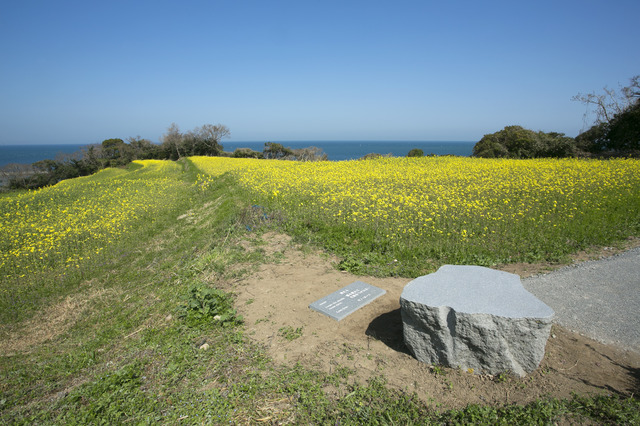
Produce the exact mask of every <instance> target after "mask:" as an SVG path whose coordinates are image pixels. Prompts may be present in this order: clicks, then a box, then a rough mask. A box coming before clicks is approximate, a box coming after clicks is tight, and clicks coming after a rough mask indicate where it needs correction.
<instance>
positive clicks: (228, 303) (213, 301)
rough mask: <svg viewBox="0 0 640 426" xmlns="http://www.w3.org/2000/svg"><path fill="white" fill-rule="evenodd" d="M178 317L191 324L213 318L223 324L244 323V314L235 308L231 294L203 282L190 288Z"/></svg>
mask: <svg viewBox="0 0 640 426" xmlns="http://www.w3.org/2000/svg"><path fill="white" fill-rule="evenodd" d="M178 317H179V318H183V319H185V321H186V322H187V324H189V325H190V326H195V325H198V324H201V323H202V322H205V321H207V322H210V321H212V320H213V321H216V322H218V323H219V324H222V325H223V326H227V325H235V324H241V323H242V316H240V315H238V314H237V312H236V310H235V309H233V301H232V300H231V296H229V295H228V294H226V293H225V292H224V291H222V290H219V289H215V288H210V287H207V286H205V285H203V284H195V285H193V286H192V287H191V288H190V289H189V293H188V295H187V297H186V298H185V301H184V302H183V304H182V305H181V307H180V313H179V315H178Z"/></svg>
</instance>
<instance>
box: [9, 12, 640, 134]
mask: <svg viewBox="0 0 640 426" xmlns="http://www.w3.org/2000/svg"><path fill="white" fill-rule="evenodd" d="M639 12H640V2H638V1H637V0H632V1H622V0H620V1H618V0H607V1H605V0H602V1H592V0H579V1H578V0H576V1H563V0H554V1H544V0H542V1H527V2H521V1H477V0H476V1H464V2H463V1H449V2H445V1H402V0H395V1H372V0H369V1H349V0H341V1H332V0H324V1H316V0H309V1H305V0H297V1H278V0H271V1H265V0H262V1H242V0H226V1H191V0H181V1H158V0H155V1H135V0H128V1H100V2H98V1H90V0H83V1H65V0H59V1H32V0H24V1H7V0H3V1H2V3H1V5H0V58H1V65H0V82H1V83H0V84H1V86H0V144H35V143H96V142H101V141H102V140H104V139H107V138H113V137H119V138H123V139H124V138H127V137H129V136H136V135H140V136H142V137H144V138H148V139H151V140H153V141H158V140H159V139H160V137H161V135H162V134H163V133H164V132H165V131H166V129H167V127H168V126H169V125H170V124H171V123H172V122H175V123H176V124H178V125H179V126H180V129H181V130H184V131H186V130H190V129H192V128H194V127H196V126H200V125H202V124H206V123H211V124H217V123H222V124H225V125H226V126H228V127H229V128H230V130H231V135H232V138H231V139H230V140H231V141H234V140H235V141H268V140H271V141H295V140H300V141H305V140H467V141H476V140H479V139H480V138H482V136H483V135H484V134H487V133H493V132H495V131H498V130H500V129H502V128H503V127H504V126H507V125H512V124H518V125H522V126H524V127H527V128H530V129H533V130H543V131H558V132H563V133H566V134H568V135H569V136H575V135H577V134H578V133H579V132H580V130H581V129H583V128H584V122H583V117H582V116H583V113H584V111H585V108H584V106H583V105H581V104H580V103H577V102H573V101H571V97H572V96H573V95H575V94H577V93H578V92H583V93H586V92H591V91H600V90H601V89H602V88H603V87H604V86H608V87H614V88H617V87H618V86H619V85H626V84H628V82H629V78H630V77H632V76H634V75H637V74H640V51H639V50H638V40H640V25H638V23H637V17H638V16H640V13H639Z"/></svg>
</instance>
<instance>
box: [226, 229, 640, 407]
mask: <svg viewBox="0 0 640 426" xmlns="http://www.w3.org/2000/svg"><path fill="white" fill-rule="evenodd" d="M262 238H263V240H264V241H265V243H266V244H265V245H264V246H262V247H263V249H265V250H266V251H267V252H268V253H273V252H281V253H282V254H283V258H282V259H283V260H281V261H279V262H278V263H269V264H265V265H262V266H261V268H260V270H259V271H258V272H257V273H255V274H253V275H251V276H249V277H247V278H246V279H243V280H242V281H240V282H239V283H237V284H235V287H234V288H233V291H234V292H235V293H236V294H237V306H238V309H239V311H240V312H241V313H242V315H243V316H244V318H245V322H246V327H247V332H248V334H249V336H250V337H251V338H252V339H254V340H255V341H257V342H259V343H260V344H263V345H264V346H265V347H266V348H267V350H268V352H269V354H270V355H271V356H272V357H273V359H274V360H275V361H276V362H278V363H285V364H289V365H293V364H295V363H297V362H299V363H301V364H303V365H304V366H306V367H309V368H313V369H319V370H322V371H328V372H335V371H342V372H346V371H349V372H350V373H351V376H350V377H352V378H353V379H354V380H356V381H358V382H360V383H364V382H365V381H366V380H367V379H369V378H371V377H372V376H381V375H382V376H385V377H386V379H387V382H388V383H389V384H390V385H391V386H394V387H396V388H399V389H403V390H406V391H409V392H414V391H415V392H416V393H417V394H418V396H419V397H420V398H421V399H423V400H424V401H425V402H427V403H430V404H439V406H440V407H441V408H452V407H463V406H466V405H467V404H470V403H480V404H486V403H489V404H495V405H502V404H511V403H527V402H530V401H533V400H535V399H537V398H540V397H544V396H548V395H549V396H554V397H566V398H569V397H570V396H571V393H572V392H577V393H579V394H590V393H600V392H605V393H618V394H623V395H628V394H631V393H634V392H635V393H638V391H640V354H638V353H636V352H633V351H626V350H623V349H621V348H619V347H615V346H608V345H605V344H602V343H599V342H597V341H595V340H592V339H590V338H587V337H584V336H581V335H580V334H577V333H574V332H571V331H569V330H568V329H566V328H563V327H562V326H555V325H554V327H553V329H552V336H551V337H550V338H549V340H548V343H547V349H546V354H545V358H544V359H543V361H542V363H541V366H540V368H539V369H538V370H537V371H535V372H534V373H532V374H530V375H528V376H527V377H525V378H517V377H513V376H506V375H504V376H500V377H491V376H487V375H476V374H470V373H468V372H464V371H461V370H456V369H446V368H442V369H441V368H436V369H434V368H433V367H430V366H428V365H426V364H424V363H421V362H419V361H417V360H416V359H415V358H413V357H412V356H411V355H410V354H409V353H408V351H407V349H406V347H405V346H404V343H403V337H402V321H401V318H400V311H399V308H400V306H399V298H400V293H401V292H402V289H403V288H404V286H405V285H406V284H407V283H408V282H409V281H410V280H408V279H405V278H375V277H362V276H354V275H351V274H348V273H344V272H340V271H337V270H336V269H335V268H334V267H333V265H332V259H329V258H327V257H324V256H321V255H319V254H304V253H302V252H301V251H299V250H298V249H297V248H295V247H293V246H292V245H291V244H290V241H289V238H288V237H286V236H283V235H276V234H266V235H264V236H263V237H262ZM356 280H360V281H364V282H366V283H369V284H372V285H375V286H377V287H380V288H383V289H385V290H386V291H387V294H386V295H384V296H382V297H380V298H379V299H377V300H375V301H374V302H373V303H371V304H369V305H367V306H365V307H364V308H362V309H360V310H358V311H356V312H355V313H353V314H351V315H349V316H348V317H346V318H345V319H343V320H342V321H340V322H338V321H335V320H333V319H331V318H329V317H326V316H324V315H322V314H320V313H318V312H315V311H312V310H311V309H309V307H308V305H309V304H310V303H311V302H313V301H315V300H318V299H320V298H322V297H324V296H326V295H327V294H329V293H332V292H334V291H336V290H338V289H340V288H342V287H344V286H346V285H348V284H350V283H352V282H353V281H356ZM334 391H335V392H336V393H339V392H341V391H340V390H334ZM337 396H341V395H337Z"/></svg>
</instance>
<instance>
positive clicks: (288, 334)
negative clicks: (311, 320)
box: [278, 325, 302, 341]
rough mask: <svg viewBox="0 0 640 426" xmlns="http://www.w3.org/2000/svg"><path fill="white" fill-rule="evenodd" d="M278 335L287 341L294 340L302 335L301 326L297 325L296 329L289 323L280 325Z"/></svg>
mask: <svg viewBox="0 0 640 426" xmlns="http://www.w3.org/2000/svg"><path fill="white" fill-rule="evenodd" d="M278 336H280V337H283V338H284V339H286V340H288V341H292V340H296V339H297V338H298V337H301V336H302V327H298V328H296V329H294V328H293V327H291V326H289V325H287V326H285V327H280V329H279V330H278Z"/></svg>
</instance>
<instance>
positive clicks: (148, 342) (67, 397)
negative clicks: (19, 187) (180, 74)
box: [0, 163, 640, 424]
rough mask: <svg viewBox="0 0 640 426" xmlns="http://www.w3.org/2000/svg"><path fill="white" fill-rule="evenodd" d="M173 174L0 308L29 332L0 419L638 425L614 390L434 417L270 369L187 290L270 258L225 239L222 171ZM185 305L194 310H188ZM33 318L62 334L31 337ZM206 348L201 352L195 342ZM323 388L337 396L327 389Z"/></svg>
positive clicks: (12, 358)
mask: <svg viewBox="0 0 640 426" xmlns="http://www.w3.org/2000/svg"><path fill="white" fill-rule="evenodd" d="M185 164H186V165H187V166H188V163H185ZM176 179H184V181H185V185H184V186H183V190H182V191H181V196H180V197H179V198H178V199H177V200H176V202H175V203H174V204H172V205H171V206H168V207H167V208H166V210H163V211H161V212H158V213H157V214H156V216H155V220H154V221H153V222H152V223H148V224H141V225H140V227H138V228H137V229H135V230H132V231H131V232H130V233H129V234H127V236H126V237H123V238H121V239H119V240H118V241H116V242H115V243H114V244H113V245H112V246H111V247H110V250H108V251H107V252H105V253H104V257H103V259H102V261H101V262H100V263H95V264H91V265H90V266H91V267H90V268H87V270H83V274H80V275H73V276H72V277H70V278H69V279H68V280H67V281H64V282H63V283H62V284H61V285H59V286H57V288H56V292H55V293H54V292H51V291H49V290H48V289H41V291H38V290H37V289H36V290H32V293H30V295H31V297H32V298H33V299H34V300H37V302H34V303H32V304H30V305H28V307H27V308H25V309H27V310H28V311H29V312H30V315H22V316H14V317H11V316H9V315H5V316H3V322H2V324H1V325H0V327H1V328H0V333H1V334H0V336H2V338H5V337H7V336H9V335H14V336H21V337H24V339H18V340H19V341H22V342H23V344H22V346H16V347H14V348H13V350H12V351H9V352H7V353H3V354H2V357H1V358H0V377H1V379H0V422H2V423H5V424H7V423H15V424H33V423H65V424H66V423H72V424H73V423H100V422H105V423H120V422H123V423H124V422H126V423H143V424H144V423H159V422H160V423H170V424H174V423H177V422H178V421H180V422H181V423H187V424H189V423H193V424H195V423H202V422H204V423H229V422H232V423H245V422H260V423H265V422H277V421H281V422H296V423H331V424H335V423H336V422H337V421H338V420H340V422H341V423H342V424H363V423H370V424H389V423H402V424H407V423H427V422H445V423H446V422H474V423H483V422H484V423H492V424H493V423H497V422H504V423H514V422H519V423H531V422H542V423H547V422H554V421H556V420H558V419H562V418H565V419H566V418H573V419H580V418H583V416H588V417H591V418H593V419H595V420H596V421H610V422H613V423H620V422H632V421H634V420H635V421H637V420H638V418H637V416H638V414H637V413H638V411H640V410H638V408H640V406H639V404H638V402H637V400H636V399H628V400H619V399H617V398H616V397H611V398H593V399H581V398H576V399H575V400H573V401H556V400H551V401H540V402H538V403H535V404H532V405H530V406H527V407H506V408H501V409H495V408H491V407H469V408H468V409H466V410H464V411H451V412H446V413H438V412H436V411H434V410H433V409H432V408H430V407H426V406H424V405H422V404H420V403H419V402H418V401H417V398H413V397H412V395H407V394H399V393H396V392H393V391H390V390H388V389H387V388H386V387H385V386H384V379H382V378H380V379H376V380H374V381H372V382H370V383H367V384H360V385H353V384H350V383H349V377H348V375H349V372H348V371H346V370H338V371H337V372H336V373H334V374H332V375H326V374H322V373H318V372H314V371H307V370H303V369H301V368H284V367H279V366H275V365H273V364H272V363H271V362H270V361H269V360H268V359H267V358H266V357H265V356H264V353H263V352H262V351H261V350H260V349H259V348H256V347H254V346H252V345H251V344H250V343H249V342H248V340H247V339H245V338H244V336H243V331H242V330H243V329H242V326H239V325H236V324H235V323H234V322H233V321H229V322H228V323H226V324H221V322H220V321H215V320H213V316H214V314H216V313H223V314H224V313H231V314H232V312H231V311H229V310H227V308H225V307H223V308H222V309H223V310H224V312H222V311H221V312H218V311H215V309H214V310H213V311H212V312H210V313H207V312H205V309H204V308H205V307H213V308H215V306H213V305H214V304H212V303H211V302H207V300H211V299H205V298H204V296H197V294H200V293H193V292H191V289H193V288H196V289H202V288H206V287H222V286H223V285H224V283H225V282H229V281H230V280H233V279H235V278H237V277H238V276H239V275H242V274H243V273H247V272H250V271H246V270H242V269H240V266H239V265H246V264H247V263H249V264H253V265H256V264H258V263H259V262H262V261H266V260H268V259H265V258H264V257H255V258H249V259H247V253H246V252H245V251H244V250H243V249H242V248H240V247H239V246H237V245H235V244H233V242H234V241H235V240H236V239H237V238H239V237H240V236H242V235H243V233H244V232H245V230H246V227H245V225H246V223H245V222H246V221H250V220H251V217H250V214H247V211H250V209H247V207H248V202H247V201H246V197H245V196H243V195H244V194H243V193H242V192H241V191H240V190H239V189H237V186H236V185H235V184H234V183H233V182H232V181H230V180H229V179H228V178H225V177H223V178H220V179H218V180H216V182H215V184H214V185H213V186H212V187H210V189H209V190H208V191H207V193H206V194H204V193H201V192H198V190H197V189H196V188H194V187H193V186H191V185H190V182H193V180H195V176H194V175H193V170H192V169H190V168H189V167H186V168H185V173H183V174H182V176H180V177H179V178H176ZM179 217H181V218H182V219H177V218H179ZM254 256H256V255H254ZM247 261H249V262H247ZM249 268H250V267H249ZM194 294H196V296H194ZM189 295H191V297H190V298H189ZM185 301H186V302H200V305H198V306H200V307H199V308H198V307H196V308H194V309H192V310H190V311H189V310H188V309H186V310H185V309H183V308H181V306H185ZM193 306H195V304H194V305H193ZM61 313H64V315H63V314H61ZM28 317H31V318H34V319H33V320H29V319H25V318H28ZM42 322H47V323H48V324H49V328H54V329H56V331H57V333H55V334H53V335H51V336H50V337H49V338H48V340H42V339H41V340H40V341H39V340H38V339H35V340H29V339H28V337H29V336H30V335H32V334H37V333H36V331H37V330H38V329H39V328H41V327H42ZM205 343H206V344H207V345H208V346H209V348H208V349H206V350H205V349H200V348H201V347H202V345H203V344H205ZM327 387H332V388H333V389H336V388H337V389H338V390H339V392H338V393H339V394H341V395H343V397H342V398H339V399H335V398H332V397H329V396H328V394H327V393H325V391H324V389H326V388H327Z"/></svg>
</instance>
